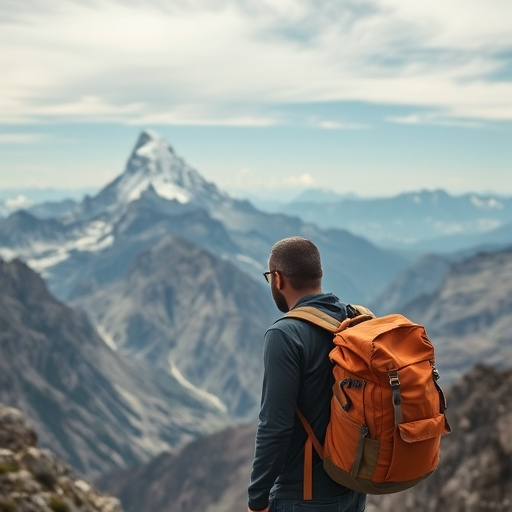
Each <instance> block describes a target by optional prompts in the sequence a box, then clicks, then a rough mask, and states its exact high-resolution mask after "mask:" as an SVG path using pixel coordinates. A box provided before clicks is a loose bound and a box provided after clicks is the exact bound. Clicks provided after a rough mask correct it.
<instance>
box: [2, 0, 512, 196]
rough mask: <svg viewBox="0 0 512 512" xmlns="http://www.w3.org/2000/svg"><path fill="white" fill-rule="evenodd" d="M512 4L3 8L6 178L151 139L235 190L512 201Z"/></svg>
mask: <svg viewBox="0 0 512 512" xmlns="http://www.w3.org/2000/svg"><path fill="white" fill-rule="evenodd" d="M510 20H512V0H485V1H484V0H481V1H480V0H464V1H462V0H452V1H450V2H446V1H445V0H430V1H429V2H415V1H411V0H370V1H366V0H354V1H346V0H325V1H318V0H295V1H292V0H238V1H235V0H232V1H230V0H173V1H167V0H118V1H115V0H98V1H85V0H74V1H73V0H66V1H63V0H25V1H23V2H14V1H12V0H0V66H1V73H0V91H1V94H0V116H1V117H0V188H6V187H21V186H34V185H35V186H51V187H67V188H70V187H83V186H92V187H101V186H103V185H105V184H106V183H107V182H108V181H110V180H111V179H112V178H114V177H115V176H116V175H118V174H119V173H120V172H122V170H123V167H124V164H125V162H126V159H127V158H128V156H129V153H130V151H131V149H132V146H133V144H134V143H135V141H136V139H137V137H138V134H139V132H140V131H141V130H142V129H145V128H149V129H152V130H155V131H157V132H159V133H160V134H161V135H163V136H164V137H165V138H166V139H167V140H169V142H170V143H171V145H172V146H173V147H174V149H175V151H176V153H177V154H178V155H180V156H182V157H183V158H184V159H185V160H186V161H187V162H188V163H189V164H190V165H191V166H192V167H194V168H196V169H197V170H198V171H199V172H200V173H201V174H202V175H203V176H204V177H205V178H206V179H207V180H209V181H213V182H215V183H216V184H217V185H218V186H219V187H220V188H222V189H223V190H226V191H228V192H231V193H233V194H235V195H239V196H243V195H245V194H246V192H247V191H250V192H255V191H258V192H260V193H261V194H268V195H271V194H274V193H275V192H276V191H282V193H283V194H289V193H290V192H294V191H298V190H300V189H301V188H303V187H316V186H321V187H331V188H332V189H334V190H336V191H338V192H342V193H343V192H355V193H358V194H360V195H390V194H394V193H397V192H401V191H404V190H417V189H420V188H429V189H433V188H445V189H446V190H448V191H450V192H452V193H455V194H458V193H463V192H466V191H495V192H500V193H504V194H509V195H512V149H511V148H512V29H511V21H510Z"/></svg>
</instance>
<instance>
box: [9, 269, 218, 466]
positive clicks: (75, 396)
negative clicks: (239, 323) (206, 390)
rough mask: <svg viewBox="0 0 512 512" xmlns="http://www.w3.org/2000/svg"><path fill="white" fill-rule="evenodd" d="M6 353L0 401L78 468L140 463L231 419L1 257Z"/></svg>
mask: <svg viewBox="0 0 512 512" xmlns="http://www.w3.org/2000/svg"><path fill="white" fill-rule="evenodd" d="M0 354H1V357H0V401H1V402H2V403H5V404H7V405H9V406H11V407H16V408H18V409H20V410H22V411H23V412H24V414H26V415H27V416H28V417H30V418H31V421H33V422H34V424H35V425H36V426H37V430H38V432H39V434H40V440H41V445H42V446H44V447H47V448H50V449H51V450H52V451H53V452H54V453H56V454H57V455H58V456H59V457H62V458H63V459H64V460H66V461H67V462H69V463H70V464H72V465H73V467H74V468H75V470H76V471H78V472H80V474H84V475H88V476H90V475H92V474H100V473H104V472H106V471H111V470H113V469H114V468H122V467H125V466H127V465H132V464H135V463H137V462H142V461H144V460H147V458H149V457H151V456H155V455H156V454H158V453H160V452H161V451H163V450H169V449H171V448H176V449H177V448H178V447H180V446H183V445H184V444H185V443H187V442H189V441H190V440H192V439H193V438H195V437H196V436H199V435H203V434H205V433H212V432H215V431H217V430H219V429H220V428H223V427H225V426H226V424H227V423H228V418H227V417H226V415H225V413H224V412H223V411H221V410H219V407H218V406H217V405H216V404H212V403H211V402H207V401H206V400H204V397H202V396H200V395H199V394H198V393H197V391H196V390H192V389H189V388H187V387H184V386H182V385H181V384H180V382H179V381H178V380H177V379H176V378H174V377H173V376H171V375H170V374H169V373H167V372H164V371H160V372H159V371H157V370H156V369H154V368H149V367H148V366H147V365H145V364H144V363H143V362H135V361H131V360H129V359H127V358H126V357H125V356H123V355H122V354H120V353H118V352H116V351H114V350H112V349H111V348H109V347H108V346H107V345H106V344H105V342H104V341H103V340H102V338H101V337H100V336H99V335H98V333H97V332H96V330H95V329H94V327H93V326H92V324H91V322H90V321H89V320H88V319H87V318H86V317H85V316H84V315H82V314H79V313H78V312H76V311H75V310H73V309H71V308H70V307H68V306H66V305H65V304H63V303H61V302H59V301H58V300H56V299H55V298H54V297H53V296H52V295H51V294H50V293H49V292H48V290H47V288H46V286H45V283H44V281H43V280H42V279H41V278H40V276H38V275H37V274H36V273H35V272H33V271H32V270H31V269H30V268H29V267H27V266H26V265H25V264H24V263H22V262H20V261H16V260H14V261H12V262H9V263H7V262H4V261H1V260H0Z"/></svg>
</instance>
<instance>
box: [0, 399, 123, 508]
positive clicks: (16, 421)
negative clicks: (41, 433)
mask: <svg viewBox="0 0 512 512" xmlns="http://www.w3.org/2000/svg"><path fill="white" fill-rule="evenodd" d="M0 510H1V511H5V512H11V511H12V512H122V507H121V504H120V502H119V500H118V499H117V498H113V497H111V496H108V495H106V494H103V493H101V492H99V491H98V490H96V489H95V488H94V487H93V486H92V485H91V484H90V483H88V482H86V481H84V480H82V479H80V478H78V477H77V476H76V475H75V474H74V472H73V470H72V469H71V468H70V467H68V466H67V465H66V464H64V463H63V462H62V461H60V460H59V459H58V458H56V457H55V456H54V455H53V454H52V453H51V452H50V451H48V450H42V449H39V448H38V447H37V435H36V433H35V431H34V430H33V429H32V427H31V426H30V425H29V423H28V421H27V420H26V418H25V417H24V416H23V415H22V413H21V412H20V411H19V410H18V409H14V408H10V407H6V406H5V405H3V404H0Z"/></svg>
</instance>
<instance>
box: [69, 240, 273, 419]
mask: <svg viewBox="0 0 512 512" xmlns="http://www.w3.org/2000/svg"><path fill="white" fill-rule="evenodd" d="M261 281H263V279H261ZM75 304H76V305H77V306H79V307H81V308H83V309H84V310H86V311H88V313H89V315H90V316H91V318H92V319H93V321H94V322H95V324H96V325H97V326H99V328H100V329H101V330H102V331H103V332H105V333H108V336H109V338H110V339H112V340H113V342H114V343H115V344H116V346H118V347H119V351H120V352H123V353H125V354H127V355H129V357H130V358H132V359H134V360H141V361H143V362H144V363H146V364H148V365H150V366H151V367H153V368H159V369H160V370H162V371H166V372H171V373H172V374H173V375H178V374H179V375H181V376H182V378H184V379H186V380H187V382H189V383H191V384H192V385H193V386H195V387H196V388H198V389H202V390H203V391H205V392H206V393H208V394H209V395H210V399H213V400H215V401H218V402H221V403H222V406H223V407H224V408H225V409H226V410H227V411H228V412H229V414H230V415H231V416H232V417H235V418H242V419H244V417H247V416H250V417H251V418H253V417H255V416H256V415H257V410H258V406H259V401H260V391H261V378H262V358H263V356H262V346H263V343H262V340H263V335H264V333H265V330H266V328H267V327H268V326H269V325H270V324H271V323H272V322H273V321H274V319H275V318H276V317H277V310H276V308H275V306H274V304H273V303H272V300H271V298H270V293H269V290H268V286H266V283H263V282H262V283H256V282H255V281H254V280H253V279H251V278H249V277H248V276H247V275H246V274H245V273H243V272H241V271H240V270H239V269H238V268H237V267H236V266H234V265H233V264H231V262H229V261H225V260H222V259H220V258H217V257H215V256H214V255H213V254H211V253H209V252H206V251H204V250H202V249H200V248H199V247H197V246H195V245H193V244H191V243H190V242H188V241H186V240H184V239H180V238H177V237H170V236H167V237H164V238H163V239H162V240H161V241H160V243H158V244H157V245H156V246H155V247H153V248H152V249H151V250H149V251H146V252H144V253H142V254H141V255H140V256H139V257H138V258H137V260H136V262H135V264H134V266H133V267H132V269H131V271H130V272H129V273H128V274H127V275H126V276H124V277H123V278H122V279H118V280H116V281H114V282H113V283H111V284H109V285H107V286H105V287H103V288H102V289H99V290H96V292H94V293H91V294H89V295H88V296H85V297H83V298H82V300H79V299H77V300H76V302H75ZM178 372H179V373H178ZM205 397H206V395H205Z"/></svg>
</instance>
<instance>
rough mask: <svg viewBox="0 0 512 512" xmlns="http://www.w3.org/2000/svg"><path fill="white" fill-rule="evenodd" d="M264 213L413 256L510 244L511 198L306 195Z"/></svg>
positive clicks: (437, 193) (429, 193) (432, 193)
mask: <svg viewBox="0 0 512 512" xmlns="http://www.w3.org/2000/svg"><path fill="white" fill-rule="evenodd" d="M257 204H260V203H257ZM261 204H264V203H261ZM267 208H268V209H269V211H273V212H275V213H283V214H285V215H297V216H300V218H301V219H303V220H304V221H306V222H312V223H315V224H317V225H318V226H320V227H321V228H324V229H328V228H337V229H347V230H348V231H350V232H352V233H355V234H359V235H361V236H363V237H365V238H367V239H368V240H371V241H372V242H373V243H376V244H378V245H380V246H383V247H394V248H396V249H401V250H410V251H414V252H416V253H425V252H439V253H449V252H454V251H459V250H462V249H468V248H472V247H477V246H481V247H482V248H485V247H487V248H498V247H503V246H505V245H508V244H512V197H506V196H500V195H498V194H482V193H472V194H464V195H461V196H453V195H451V194H448V193H447V192H445V191H443V190H421V191H414V192H407V193H401V194H399V195H396V196H392V197H375V198H360V197H354V196H340V195H336V194H333V193H332V192H330V191H328V190H308V191H307V192H304V193H303V194H301V195H300V196H299V197H297V199H295V200H294V201H292V202H289V203H275V202H274V203H273V204H272V205H267Z"/></svg>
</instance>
